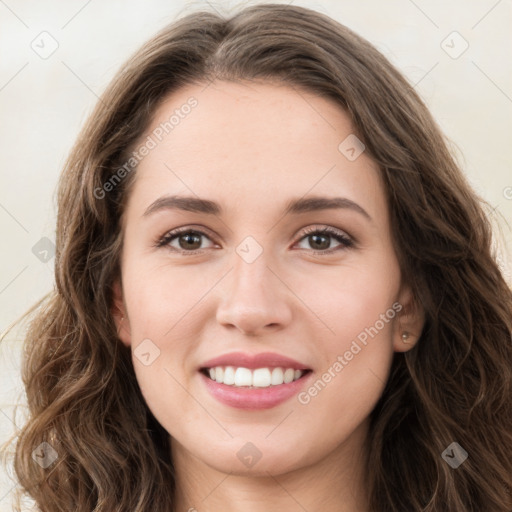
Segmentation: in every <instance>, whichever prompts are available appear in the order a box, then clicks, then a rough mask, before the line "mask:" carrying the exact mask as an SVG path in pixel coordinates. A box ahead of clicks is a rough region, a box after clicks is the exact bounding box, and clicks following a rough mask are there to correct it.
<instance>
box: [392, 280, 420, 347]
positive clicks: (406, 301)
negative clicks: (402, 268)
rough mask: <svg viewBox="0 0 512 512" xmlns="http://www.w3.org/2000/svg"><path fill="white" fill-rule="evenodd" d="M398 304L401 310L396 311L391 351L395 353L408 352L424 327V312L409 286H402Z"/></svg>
mask: <svg viewBox="0 0 512 512" xmlns="http://www.w3.org/2000/svg"><path fill="white" fill-rule="evenodd" d="M398 304H400V306H401V308H400V310H399V311H398V308H397V311H398V315H397V321H396V324H395V326H396V328H395V329H394V334H393V349H394V350H395V352H408V351H409V350H411V348H413V347H414V346H415V345H416V343H417V342H418V340H419V339H420V336H421V332H422V331H423V327H424V325H425V312H424V311H423V308H422V307H421V305H420V304H418V302H417V301H416V300H415V298H414V295H413V293H412V291H411V289H410V287H409V286H406V285H404V286H402V288H401V290H400V293H399V297H398Z"/></svg>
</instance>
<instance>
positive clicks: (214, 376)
mask: <svg viewBox="0 0 512 512" xmlns="http://www.w3.org/2000/svg"><path fill="white" fill-rule="evenodd" d="M200 371H201V373H202V374H203V375H204V376H205V377H207V378H208V379H210V380H212V381H214V382H217V383H218V384H224V385H226V386H233V387H235V388H246V389H264V388H271V387H274V386H281V385H283V384H290V383H292V382H295V381H297V380H299V379H301V378H302V377H304V376H305V375H306V374H308V373H310V372H311V370H309V369H303V370H297V369H295V368H285V367H274V368H272V367H263V368H256V369H250V368H244V367H241V366H240V367H235V366H215V367H211V368H201V370H200Z"/></svg>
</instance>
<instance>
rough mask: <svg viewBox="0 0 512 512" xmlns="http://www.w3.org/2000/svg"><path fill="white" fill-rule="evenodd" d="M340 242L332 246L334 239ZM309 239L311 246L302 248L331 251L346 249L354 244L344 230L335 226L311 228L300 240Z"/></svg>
mask: <svg viewBox="0 0 512 512" xmlns="http://www.w3.org/2000/svg"><path fill="white" fill-rule="evenodd" d="M333 239H334V240H335V241H336V242H338V245H337V246H334V247H332V246H331V244H332V240H333ZM303 241H307V243H308V245H309V247H300V248H301V249H312V250H313V251H319V252H325V253H331V252H334V251H338V250H341V249H346V248H349V247H352V246H353V245H354V243H353V241H352V239H351V238H349V237H348V235H346V234H345V233H343V232H342V231H338V230H337V229H334V228H329V227H327V228H324V229H318V228H317V229H310V230H309V231H307V232H306V234H305V235H304V236H303V237H302V238H301V239H300V242H299V243H301V242H303Z"/></svg>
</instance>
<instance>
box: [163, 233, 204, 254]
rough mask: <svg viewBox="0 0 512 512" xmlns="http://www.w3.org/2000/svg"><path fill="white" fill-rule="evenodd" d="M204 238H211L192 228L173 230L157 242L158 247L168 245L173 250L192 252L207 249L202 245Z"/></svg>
mask: <svg viewBox="0 0 512 512" xmlns="http://www.w3.org/2000/svg"><path fill="white" fill-rule="evenodd" d="M203 238H205V239H208V240H210V238H209V237H208V236H207V235H206V234H205V233H203V232H201V231H195V230H191V229H181V230H180V229H178V230H173V231H170V232H169V233H167V234H166V235H165V236H163V237H162V238H161V239H160V240H159V241H158V243H157V247H168V248H170V249H172V250H176V251H182V252H190V253H193V252H194V251H198V250H200V249H205V247H202V246H201V245H202V243H203Z"/></svg>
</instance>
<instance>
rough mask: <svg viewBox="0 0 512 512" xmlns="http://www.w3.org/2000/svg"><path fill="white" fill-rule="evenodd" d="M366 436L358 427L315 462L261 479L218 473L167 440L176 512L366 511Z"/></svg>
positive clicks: (176, 444)
mask: <svg viewBox="0 0 512 512" xmlns="http://www.w3.org/2000/svg"><path fill="white" fill-rule="evenodd" d="M366 433H367V429H366V425H364V426H361V429H360V431H356V432H354V433H353V436H351V439H350V441H349V442H348V441H347V442H346V443H344V444H343V445H341V446H339V447H337V448H336V449H334V450H333V451H331V452H330V453H329V455H328V456H327V457H325V458H323V459H322V460H320V461H318V462H316V463H315V464H312V465H309V466H305V467H301V468H297V469H295V470H293V471H290V472H288V473H285V474H272V472H271V471H270V470H269V471H265V472H264V474H263V475H260V476H250V475H249V476H248V475H244V474H235V473H223V472H221V471H218V470H216V469H215V468H212V467H211V466H208V465H206V464H205V463H204V462H203V461H201V460H200V459H199V458H197V457H195V456H194V455H192V454H191V453H190V452H189V451H187V450H186V449H185V448H184V447H183V446H182V445H180V444H179V443H178V442H177V441H175V440H174V439H171V447H172V453H173V462H174V467H175V475H176V507H175V511H176V512H178V511H179V512H218V511H219V510H222V511H223V512H235V511H237V512H238V511H240V510H243V511H244V512H267V511H268V510H287V511H290V512H292V511H293V512H295V511H297V512H304V510H307V511H308V512H367V511H368V510H369V509H368V505H367V501H366V500H367V498H366V492H365V488H364V471H365V469H366V468H365V464H364V461H365V456H364V446H365V440H366V435H365V434H366ZM354 436H355V437H356V438H357V439H354ZM354 441H355V442H354ZM358 441H359V442H358Z"/></svg>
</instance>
